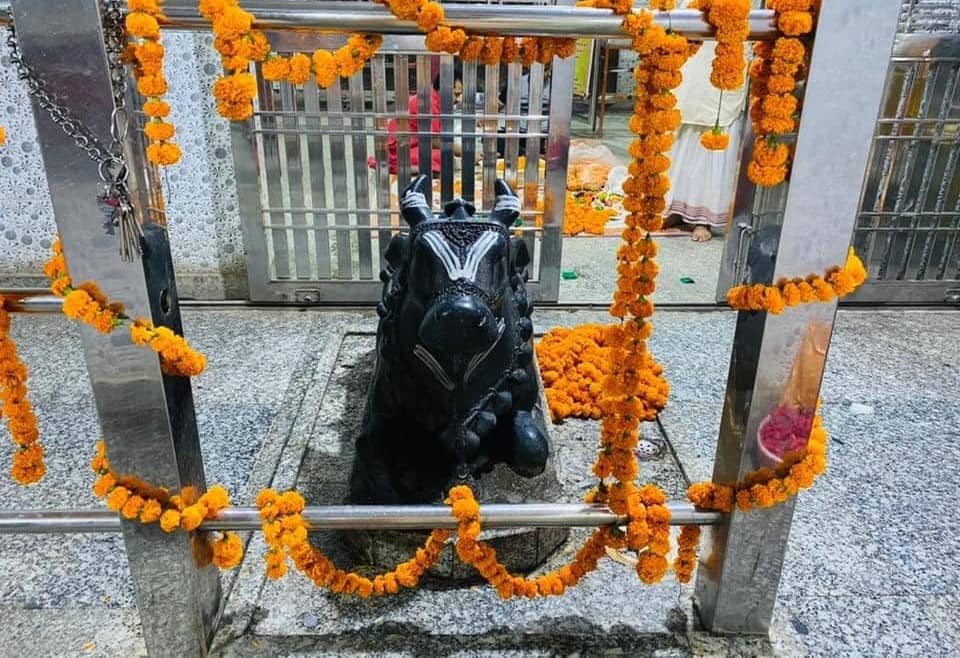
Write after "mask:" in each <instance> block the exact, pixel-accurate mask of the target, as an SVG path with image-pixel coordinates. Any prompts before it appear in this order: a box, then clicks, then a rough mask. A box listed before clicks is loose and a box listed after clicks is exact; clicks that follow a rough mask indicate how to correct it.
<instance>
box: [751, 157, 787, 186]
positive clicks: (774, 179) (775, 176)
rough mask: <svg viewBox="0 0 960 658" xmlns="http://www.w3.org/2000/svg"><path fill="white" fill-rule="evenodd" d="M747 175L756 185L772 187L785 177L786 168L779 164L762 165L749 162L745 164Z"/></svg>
mask: <svg viewBox="0 0 960 658" xmlns="http://www.w3.org/2000/svg"><path fill="white" fill-rule="evenodd" d="M747 177H748V178H749V179H750V181H751V182H753V183H754V184H756V185H761V186H763V187H773V186H775V185H779V184H780V183H782V182H783V181H784V180H785V179H786V177H787V168H786V167H785V166H783V165H780V166H764V165H761V164H758V163H757V162H751V163H750V164H749V165H748V166H747Z"/></svg>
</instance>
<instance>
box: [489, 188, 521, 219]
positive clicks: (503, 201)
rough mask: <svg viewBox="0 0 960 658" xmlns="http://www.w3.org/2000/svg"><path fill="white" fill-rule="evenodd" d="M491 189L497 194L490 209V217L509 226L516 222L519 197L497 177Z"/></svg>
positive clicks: (518, 210) (518, 214) (518, 212)
mask: <svg viewBox="0 0 960 658" xmlns="http://www.w3.org/2000/svg"><path fill="white" fill-rule="evenodd" d="M493 190H494V192H495V193H496V195H497V196H496V201H494V203H493V210H491V211H490V219H491V220H493V221H496V222H500V223H501V224H503V225H504V226H506V227H507V228H509V227H511V226H513V225H514V224H515V223H516V221H517V217H519V216H520V197H518V196H517V195H516V194H514V193H513V190H511V189H510V186H509V185H507V184H506V183H505V182H504V181H502V180H500V179H497V182H496V183H495V184H494V186H493Z"/></svg>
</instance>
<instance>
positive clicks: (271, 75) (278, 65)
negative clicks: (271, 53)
mask: <svg viewBox="0 0 960 658" xmlns="http://www.w3.org/2000/svg"><path fill="white" fill-rule="evenodd" d="M260 73H261V74H262V75H263V78H264V80H270V81H271V82H277V81H280V80H285V79H286V78H287V76H288V75H289V74H290V60H289V59H287V58H286V57H271V58H270V59H268V60H267V61H265V62H264V63H263V64H261V66H260Z"/></svg>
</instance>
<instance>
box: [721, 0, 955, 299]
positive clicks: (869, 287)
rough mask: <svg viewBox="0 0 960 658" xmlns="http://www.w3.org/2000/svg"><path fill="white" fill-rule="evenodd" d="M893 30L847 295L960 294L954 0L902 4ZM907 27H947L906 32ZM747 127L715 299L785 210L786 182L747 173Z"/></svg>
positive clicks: (952, 296)
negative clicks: (853, 284)
mask: <svg viewBox="0 0 960 658" xmlns="http://www.w3.org/2000/svg"><path fill="white" fill-rule="evenodd" d="M899 29H900V34H898V35H897V39H896V43H895V45H894V49H893V55H892V57H891V62H890V68H889V71H888V74H887V75H888V77H887V83H886V91H885V94H884V100H883V103H882V104H881V106H880V116H879V119H878V120H877V125H876V130H875V132H874V138H873V146H872V149H871V154H870V159H869V165H868V168H867V170H866V176H865V180H864V185H863V190H862V197H861V201H860V208H859V211H858V215H857V224H856V228H855V231H854V236H853V244H854V246H855V248H856V249H857V252H858V253H859V254H860V256H861V257H862V258H863V260H864V263H865V264H866V266H867V268H868V270H869V274H870V277H869V279H868V280H867V282H866V283H865V284H864V285H863V286H861V287H860V289H858V290H857V292H856V293H854V294H853V295H851V296H850V297H849V298H848V299H849V300H850V301H860V302H892V303H907V302H919V303H943V302H949V303H958V302H960V245H958V242H960V169H958V160H960V34H957V33H956V32H957V31H958V29H960V5H957V4H956V3H950V2H945V3H938V2H937V0H930V1H922V0H921V1H918V0H908V1H907V2H904V4H903V15H902V16H901V21H900V28H899ZM913 30H950V33H947V32H936V33H921V32H917V33H913V32H912V31H913ZM752 144H753V135H752V133H751V129H750V122H749V120H747V119H746V118H745V121H744V140H743V147H742V152H741V155H740V158H741V171H740V177H739V181H738V184H737V194H736V199H735V201H734V208H733V219H732V221H731V223H730V228H729V231H728V236H727V242H726V245H725V247H724V254H723V260H722V261H721V268H720V276H719V282H718V288H717V299H718V301H722V300H723V299H724V298H725V295H726V292H727V290H729V289H730V287H731V286H733V285H736V284H737V283H740V282H742V281H743V277H744V271H745V266H746V262H745V261H746V254H747V250H748V248H749V245H750V243H751V241H752V240H753V239H754V237H755V236H756V235H757V234H758V233H759V232H761V231H762V230H763V229H764V228H765V227H768V226H774V225H775V226H779V225H780V224H781V223H782V219H783V210H784V205H785V204H786V198H787V190H788V189H789V184H783V185H779V186H777V187H775V188H772V189H767V188H758V187H755V186H754V185H753V184H751V183H750V182H749V181H748V180H747V178H746V171H745V168H744V167H745V163H746V162H748V161H749V157H750V150H751V148H752Z"/></svg>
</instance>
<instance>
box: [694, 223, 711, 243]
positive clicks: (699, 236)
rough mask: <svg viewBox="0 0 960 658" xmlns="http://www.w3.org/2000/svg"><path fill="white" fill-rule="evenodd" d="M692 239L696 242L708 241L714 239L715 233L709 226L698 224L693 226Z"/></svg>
mask: <svg viewBox="0 0 960 658" xmlns="http://www.w3.org/2000/svg"><path fill="white" fill-rule="evenodd" d="M690 239H691V240H693V241H694V242H708V241H710V240H712V239H713V233H711V232H710V227H709V226H704V225H703V224H697V225H696V226H694V227H693V233H691V234H690Z"/></svg>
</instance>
